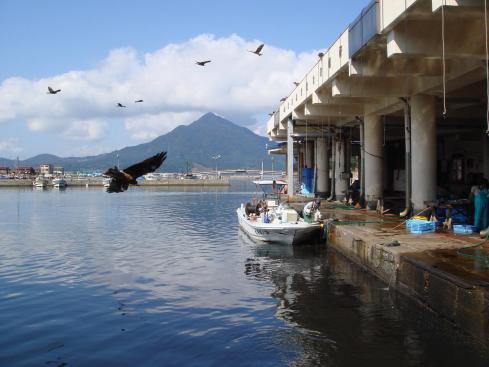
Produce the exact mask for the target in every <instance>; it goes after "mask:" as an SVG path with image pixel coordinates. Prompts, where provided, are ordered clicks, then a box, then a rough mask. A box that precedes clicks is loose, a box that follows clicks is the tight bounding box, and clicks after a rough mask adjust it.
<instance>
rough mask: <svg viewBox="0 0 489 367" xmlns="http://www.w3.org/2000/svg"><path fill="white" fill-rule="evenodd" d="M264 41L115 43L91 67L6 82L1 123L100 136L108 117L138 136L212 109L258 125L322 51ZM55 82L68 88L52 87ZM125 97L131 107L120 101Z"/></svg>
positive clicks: (232, 38) (144, 137) (144, 136)
mask: <svg viewBox="0 0 489 367" xmlns="http://www.w3.org/2000/svg"><path fill="white" fill-rule="evenodd" d="M259 43H260V41H246V40H244V39H242V38H240V37H239V36H236V35H231V36H229V37H226V38H216V37H214V36H212V35H207V34H204V35H200V36H198V37H195V38H192V39H190V40H188V41H186V42H183V43H180V44H169V45H167V46H166V47H164V48H162V49H159V50H156V51H155V52H152V53H147V54H144V55H140V54H138V52H137V51H136V50H134V49H130V48H124V49H117V50H112V51H111V52H110V54H109V55H108V57H107V58H106V59H104V60H102V61H101V62H100V63H99V64H98V65H97V66H96V67H95V68H93V69H91V70H85V71H83V70H82V71H71V72H68V73H65V74H61V75H57V76H53V77H51V78H46V79H40V80H26V79H23V78H10V79H6V80H4V81H3V82H2V84H1V85H0V95H1V96H2V98H0V123H2V122H8V121H26V122H27V126H28V127H29V129H30V130H32V131H44V132H46V131H47V132H55V133H57V134H59V136H61V137H67V138H76V139H84V140H96V139H100V138H101V137H103V136H104V134H105V133H109V132H110V129H109V126H108V122H107V121H117V120H119V121H124V123H125V128H126V129H127V130H128V132H129V134H130V135H131V136H132V137H133V138H135V139H138V140H148V139H151V138H154V137H156V136H158V135H160V134H162V133H165V132H168V131H169V130H171V129H172V128H173V127H175V126H176V125H177V124H181V123H188V122H190V121H192V119H195V118H197V117H198V116H199V114H200V113H205V112H208V111H212V112H216V113H220V114H222V115H224V116H227V117H228V118H230V119H232V120H233V118H234V117H236V118H238V119H239V120H240V121H250V125H251V126H250V125H249V126H250V127H252V128H255V129H256V120H254V119H253V118H252V117H253V116H257V115H260V114H262V115H263V116H265V114H266V112H270V111H271V110H273V109H275V107H276V106H277V105H278V100H279V99H280V98H281V97H282V96H283V95H285V94H286V93H287V92H288V91H290V90H291V89H292V86H293V85H292V81H294V80H298V79H299V78H301V77H302V76H303V75H304V74H305V73H306V72H307V70H308V69H309V68H310V67H311V66H312V65H313V64H314V62H315V59H316V52H311V53H304V54H296V53H294V52H293V51H289V50H284V49H279V48H276V47H273V46H271V45H266V46H265V48H264V55H263V56H261V57H258V56H256V55H253V54H251V53H249V52H247V50H251V49H255V48H256V45H257V44H259ZM207 59H211V60H212V62H211V63H210V64H208V65H207V66H205V67H200V66H198V65H196V64H195V61H197V60H207ZM47 86H52V87H53V88H60V89H61V93H59V94H56V95H49V94H47V93H46V91H47ZM136 99H144V102H143V103H134V100H136ZM117 102H121V103H123V104H125V105H126V106H127V108H117V107H116V103H117ZM262 123H263V125H264V124H265V121H263V122H262Z"/></svg>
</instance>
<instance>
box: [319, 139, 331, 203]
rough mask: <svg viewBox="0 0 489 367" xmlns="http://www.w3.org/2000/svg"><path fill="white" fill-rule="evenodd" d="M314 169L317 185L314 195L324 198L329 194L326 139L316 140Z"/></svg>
mask: <svg viewBox="0 0 489 367" xmlns="http://www.w3.org/2000/svg"><path fill="white" fill-rule="evenodd" d="M316 152H317V153H316V159H317V164H316V169H317V185H316V193H317V194H318V195H321V196H326V194H327V193H329V186H330V185H329V184H330V179H329V150H328V142H327V140H326V138H318V139H317V140H316Z"/></svg>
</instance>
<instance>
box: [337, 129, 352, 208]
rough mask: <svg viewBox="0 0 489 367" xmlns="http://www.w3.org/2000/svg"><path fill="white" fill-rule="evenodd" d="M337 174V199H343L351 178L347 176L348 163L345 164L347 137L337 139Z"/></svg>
mask: <svg viewBox="0 0 489 367" xmlns="http://www.w3.org/2000/svg"><path fill="white" fill-rule="evenodd" d="M335 149H336V153H335V161H336V162H335V166H336V167H335V174H336V180H335V184H336V187H335V193H336V200H343V199H344V198H345V196H346V190H348V186H349V185H348V184H349V179H348V178H346V177H345V170H346V164H345V156H346V154H345V149H346V144H345V139H343V138H342V139H337V140H336V144H335Z"/></svg>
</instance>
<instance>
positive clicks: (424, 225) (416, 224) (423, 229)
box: [406, 219, 436, 234]
mask: <svg viewBox="0 0 489 367" xmlns="http://www.w3.org/2000/svg"><path fill="white" fill-rule="evenodd" d="M406 228H407V229H408V230H409V232H411V233H414V234H423V233H432V232H435V230H436V222H430V221H429V220H420V219H409V220H408V221H406Z"/></svg>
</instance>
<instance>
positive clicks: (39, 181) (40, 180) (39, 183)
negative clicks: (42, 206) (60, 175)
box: [32, 176, 48, 189]
mask: <svg viewBox="0 0 489 367" xmlns="http://www.w3.org/2000/svg"><path fill="white" fill-rule="evenodd" d="M32 185H33V186H34V187H36V188H38V189H43V188H45V187H46V186H47V185H48V180H46V179H45V178H44V177H43V176H37V177H36V179H35V180H34V182H33V183H32Z"/></svg>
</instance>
